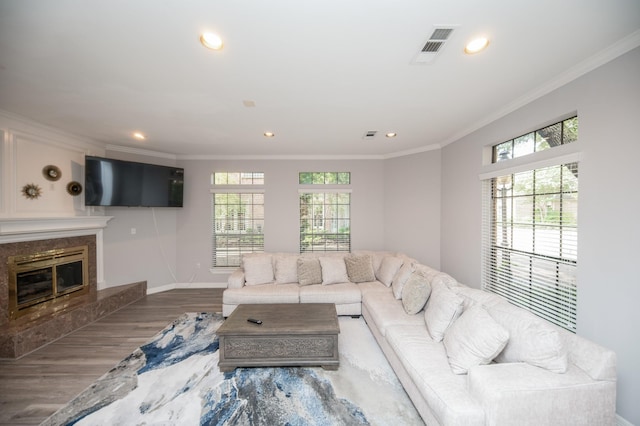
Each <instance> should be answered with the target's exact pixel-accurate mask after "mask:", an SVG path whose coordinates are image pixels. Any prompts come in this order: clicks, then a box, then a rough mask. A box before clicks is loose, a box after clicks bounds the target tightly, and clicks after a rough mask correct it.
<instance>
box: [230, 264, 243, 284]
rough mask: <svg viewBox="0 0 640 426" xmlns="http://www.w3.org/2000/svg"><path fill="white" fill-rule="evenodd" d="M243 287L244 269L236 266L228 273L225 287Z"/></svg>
mask: <svg viewBox="0 0 640 426" xmlns="http://www.w3.org/2000/svg"><path fill="white" fill-rule="evenodd" d="M242 287H244V269H242V268H238V269H236V270H235V271H233V272H232V273H231V275H229V279H228V280H227V288H242Z"/></svg>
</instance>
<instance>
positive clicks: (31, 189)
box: [22, 183, 42, 200]
mask: <svg viewBox="0 0 640 426" xmlns="http://www.w3.org/2000/svg"><path fill="white" fill-rule="evenodd" d="M22 195H24V196H25V197H26V198H28V199H30V200H35V199H36V198H38V197H39V196H41V195H42V188H40V187H39V186H38V185H36V184H35V183H28V184H26V185H25V186H23V187H22Z"/></svg>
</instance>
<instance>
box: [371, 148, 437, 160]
mask: <svg viewBox="0 0 640 426" xmlns="http://www.w3.org/2000/svg"><path fill="white" fill-rule="evenodd" d="M441 148H442V146H441V145H439V144H433V145H426V146H422V147H419V148H414V149H407V150H405V151H398V152H392V153H391V154H384V155H382V159H383V160H388V159H391V158H397V157H404V156H407V155H413V154H420V153H423V152H428V151H435V150H438V149H441Z"/></svg>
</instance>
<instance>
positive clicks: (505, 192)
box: [482, 117, 578, 332]
mask: <svg viewBox="0 0 640 426" xmlns="http://www.w3.org/2000/svg"><path fill="white" fill-rule="evenodd" d="M566 122H570V123H571V126H572V127H571V128H570V129H571V135H570V136H569V137H568V139H567V140H568V141H570V142H571V141H574V140H576V139H577V126H578V122H577V117H574V118H572V119H570V120H565V121H564V122H561V123H557V124H555V125H553V126H549V127H546V128H544V129H541V131H536V132H533V133H531V134H529V135H525V136H523V137H520V138H515V139H513V140H511V141H508V142H505V143H502V144H498V145H496V146H494V147H493V152H494V157H493V161H494V162H499V161H503V160H504V159H505V158H504V157H506V155H505V154H504V153H505V152H507V153H508V155H509V157H508V158H515V157H518V156H522V155H527V154H528V153H530V152H529V151H530V150H533V151H531V152H535V151H536V150H538V149H537V147H538V146H550V147H554V146H558V145H559V144H562V141H563V140H564V139H563V136H558V135H563V134H566V133H565V130H563V129H564V128H565V123H566ZM555 126H557V127H555ZM550 128H553V129H556V130H553V131H550V132H547V130H548V129H550ZM540 135H547V136H546V137H541V136H540ZM547 137H548V138H551V139H554V140H556V141H560V143H556V142H553V143H551V144H549V141H548V140H547ZM542 139H544V140H542ZM525 140H526V141H527V142H526V143H525V142H523V141H525ZM522 144H527V146H528V147H527V148H526V149H524V148H522V146H521V145H522ZM543 149H547V148H543ZM496 153H497V155H496ZM551 162H553V160H551ZM524 168H526V166H524ZM498 173H499V172H498ZM483 185H484V194H483V200H484V218H483V252H484V262H483V277H482V286H483V288H484V289H485V290H488V291H491V292H494V293H497V294H500V295H502V296H504V297H505V298H506V299H508V300H509V301H510V302H511V303H513V304H515V305H518V306H520V307H523V308H525V309H528V310H530V311H531V312H533V313H535V314H536V315H538V316H540V317H542V318H545V319H547V320H548V321H550V322H553V323H555V324H557V325H559V326H561V327H564V328H566V329H568V330H570V331H573V332H575V331H576V301H577V282H576V270H577V262H578V226H577V220H578V163H577V162H573V161H572V162H563V163H562V164H553V165H549V166H541V167H537V168H535V169H529V170H522V171H514V172H513V173H504V174H500V175H497V176H494V177H491V178H490V179H486V180H485V181H484V182H483Z"/></svg>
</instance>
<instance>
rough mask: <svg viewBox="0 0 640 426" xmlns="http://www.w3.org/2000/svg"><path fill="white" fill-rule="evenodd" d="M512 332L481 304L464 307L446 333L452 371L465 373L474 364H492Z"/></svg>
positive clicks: (445, 344)
mask: <svg viewBox="0 0 640 426" xmlns="http://www.w3.org/2000/svg"><path fill="white" fill-rule="evenodd" d="M508 340H509V333H508V332H507V330H505V329H504V327H502V326H501V325H500V324H498V323H497V322H496V321H495V320H494V319H493V318H491V316H490V315H489V313H488V312H487V311H486V310H485V309H484V308H483V307H482V306H481V305H474V306H472V307H470V308H469V309H468V310H466V311H464V312H463V313H462V315H460V318H458V319H457V320H456V321H455V322H454V323H453V324H452V325H451V326H450V327H449V329H448V330H447V332H446V333H445V335H444V340H443V343H444V347H445V349H446V350H447V356H448V357H449V364H451V371H453V372H454V373H455V374H466V373H467V371H468V370H469V368H471V367H472V366H474V365H484V364H489V363H490V362H491V361H492V360H493V358H495V357H496V355H498V354H499V353H500V351H502V349H504V347H505V345H506V344H507V341H508Z"/></svg>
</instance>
